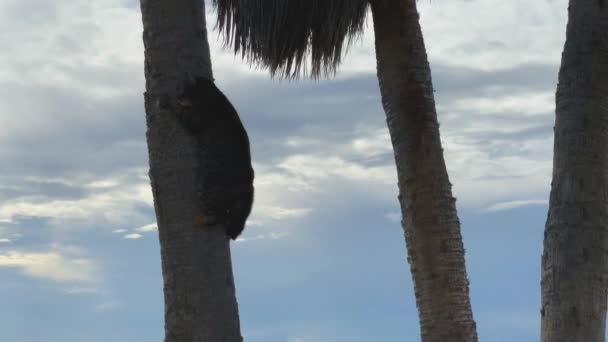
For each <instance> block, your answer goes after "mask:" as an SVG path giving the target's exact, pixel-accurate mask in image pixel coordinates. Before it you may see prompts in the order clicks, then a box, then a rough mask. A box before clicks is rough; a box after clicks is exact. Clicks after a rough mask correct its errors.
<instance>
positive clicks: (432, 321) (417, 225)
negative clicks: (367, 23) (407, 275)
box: [371, 0, 477, 342]
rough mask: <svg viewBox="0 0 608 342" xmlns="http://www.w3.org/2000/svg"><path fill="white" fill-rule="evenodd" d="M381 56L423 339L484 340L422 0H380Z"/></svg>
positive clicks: (376, 10)
mask: <svg viewBox="0 0 608 342" xmlns="http://www.w3.org/2000/svg"><path fill="white" fill-rule="evenodd" d="M371 4H372V15H373V19H374V29H375V35H376V58H377V68H378V80H379V83H380V91H381V95H382V104H383V106H384V110H385V112H386V121H387V124H388V128H389V132H390V135H391V140H392V143H393V149H394V153H395V161H396V164H397V174H398V181H399V192H400V195H399V202H400V204H401V213H402V217H403V221H402V224H403V228H404V231H405V239H406V243H407V250H408V261H409V263H410V269H411V273H412V277H413V279H414V288H415V295H416V304H417V306H418V312H419V317H420V335H421V338H422V341H429V342H431V341H432V342H446V341H477V332H476V326H475V321H474V320H473V314H472V311H471V304H470V300H469V282H468V280H467V274H466V269H465V259H464V248H463V244H462V237H461V234H460V223H459V221H458V216H457V213H456V206H455V199H454V198H453V197H452V190H451V184H450V182H449V179H448V174H447V170H446V166H445V162H444V159H443V149H442V147H441V140H440V137H439V124H438V122H437V114H436V111H435V101H434V98H433V86H432V82H431V70H430V67H429V63H428V60H427V55H426V51H425V46H424V40H423V37H422V32H421V29H420V23H419V20H418V12H417V10H416V1H415V0H400V1H393V0H390V1H386V0H373V1H371Z"/></svg>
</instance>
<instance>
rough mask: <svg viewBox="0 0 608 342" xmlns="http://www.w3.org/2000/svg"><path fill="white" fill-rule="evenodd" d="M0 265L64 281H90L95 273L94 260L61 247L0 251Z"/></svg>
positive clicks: (31, 274)
mask: <svg viewBox="0 0 608 342" xmlns="http://www.w3.org/2000/svg"><path fill="white" fill-rule="evenodd" d="M0 267H9V268H17V269H19V270H20V271H21V272H22V273H23V274H24V275H26V276H29V277H33V278H38V279H44V280H51V281H56V282H66V283H90V282H93V281H95V279H96V274H97V265H96V263H95V261H93V260H92V259H90V258H87V257H85V256H83V255H81V253H80V252H76V253H75V252H74V249H68V250H65V249H62V248H59V249H58V248H55V249H52V250H49V251H46V252H31V251H20V250H12V251H7V252H0Z"/></svg>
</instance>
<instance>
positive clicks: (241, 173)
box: [178, 78, 253, 239]
mask: <svg viewBox="0 0 608 342" xmlns="http://www.w3.org/2000/svg"><path fill="white" fill-rule="evenodd" d="M179 102H180V105H181V106H182V110H181V113H179V115H178V118H179V120H180V122H182V124H183V126H184V127H185V128H186V130H187V131H188V132H189V133H190V134H192V135H194V136H195V137H196V138H197V140H198V142H199V144H200V149H199V150H200V152H199V158H198V160H199V162H200V164H199V165H197V167H198V168H199V170H198V171H197V172H198V173H199V175H200V177H199V179H198V181H197V184H196V186H197V190H198V194H199V202H200V205H201V212H202V215H203V218H204V222H205V224H208V225H210V224H218V223H221V224H223V225H225V227H226V233H227V235H228V236H229V237H230V238H232V239H236V238H237V236H239V234H241V232H242V231H243V229H244V228H245V221H246V220H247V217H248V216H249V213H250V212H251V206H252V204H253V168H252V167H251V154H250V150H249V138H248V137H247V132H246V131H245V128H244V127H243V124H242V123H241V120H240V118H239V115H238V114H237V112H236V110H235V109H234V107H233V106H232V104H231V103H230V101H228V99H227V98H226V96H224V94H223V93H222V92H221V91H220V90H219V89H218V88H217V87H216V86H215V84H214V83H213V81H210V80H208V79H205V78H198V79H196V80H195V82H194V83H193V84H190V85H187V86H186V87H185V89H184V93H183V95H182V96H181V97H180V98H179Z"/></svg>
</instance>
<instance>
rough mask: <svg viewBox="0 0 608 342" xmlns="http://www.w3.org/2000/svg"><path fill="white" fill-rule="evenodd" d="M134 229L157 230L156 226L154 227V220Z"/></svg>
mask: <svg viewBox="0 0 608 342" xmlns="http://www.w3.org/2000/svg"><path fill="white" fill-rule="evenodd" d="M135 230H137V231H140V232H153V231H155V230H158V228H157V227H156V222H154V223H150V224H147V225H145V226H141V227H138V228H135Z"/></svg>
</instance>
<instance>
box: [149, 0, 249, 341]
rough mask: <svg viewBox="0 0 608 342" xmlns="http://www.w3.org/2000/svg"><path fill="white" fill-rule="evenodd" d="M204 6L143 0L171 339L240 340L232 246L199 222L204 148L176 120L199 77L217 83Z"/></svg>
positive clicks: (153, 172)
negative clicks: (181, 97) (181, 96)
mask: <svg viewBox="0 0 608 342" xmlns="http://www.w3.org/2000/svg"><path fill="white" fill-rule="evenodd" d="M204 6H205V4H204V2H203V1H199V0H170V1H169V0H141V12H142V19H143V26H144V34H143V37H144V45H145V76H146V93H145V107H146V121H147V128H148V129H147V133H146V137H147V141H148V151H149V158H150V181H151V183H152V191H153V194H154V205H155V210H156V218H157V222H158V228H159V237H160V245H161V258H162V271H163V280H164V295H165V342H184V341H188V342H203V341H204V342H215V341H222V342H237V341H238V342H240V341H242V337H241V334H240V327H239V317H238V308H237V303H236V297H235V288H234V281H233V275H232V266H231V260H230V246H229V240H228V238H227V237H226V233H225V232H224V229H222V228H217V227H216V228H214V229H206V228H205V227H202V228H201V226H200V225H199V224H197V222H196V217H197V213H198V211H197V205H196V204H197V201H198V197H197V193H196V191H195V188H196V187H195V186H194V184H195V181H196V179H197V175H196V174H195V172H196V170H197V169H200V168H197V167H196V165H197V163H198V162H199V161H198V160H197V156H198V155H199V153H198V149H199V148H200V147H199V145H198V144H197V142H196V140H195V138H193V137H192V136H190V135H188V134H187V133H186V132H185V130H184V128H183V127H182V126H181V125H180V124H179V123H178V122H177V120H176V119H175V114H176V113H175V112H174V109H173V108H177V105H176V97H177V95H178V91H180V90H181V89H182V88H183V85H184V84H186V83H187V82H188V81H190V80H191V79H193V78H195V77H205V78H208V79H213V75H212V71H211V60H210V55H209V45H208V42H207V31H206V27H205V26H206V23H205V7H204Z"/></svg>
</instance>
